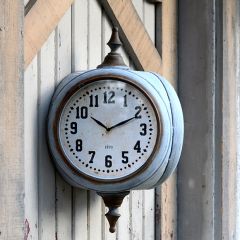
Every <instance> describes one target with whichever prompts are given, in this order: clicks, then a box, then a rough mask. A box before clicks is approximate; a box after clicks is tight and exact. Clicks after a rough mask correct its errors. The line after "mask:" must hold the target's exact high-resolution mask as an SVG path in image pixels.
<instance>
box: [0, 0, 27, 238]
mask: <svg viewBox="0 0 240 240" xmlns="http://www.w3.org/2000/svg"><path fill="white" fill-rule="evenodd" d="M23 7H24V4H23V1H15V0H3V1H1V7H0V43H1V44H0V83H1V84H0V109H1V114H0V132H1V137H0V157H1V167H0V189H1V194H0V208H1V214H0V239H1V240H5V239H9V240H15V239H23V237H24V232H23V229H24V173H25V170H24V144H23V133H24V113H23V111H24V108H23V103H24V95H23V92H24V85H23V50H22V49H23V35H22V34H21V33H22V31H23V11H24V9H23ZM10 9H11V11H10ZM16 200H17V201H16ZM26 229H27V222H26ZM26 231H27V230H26Z"/></svg>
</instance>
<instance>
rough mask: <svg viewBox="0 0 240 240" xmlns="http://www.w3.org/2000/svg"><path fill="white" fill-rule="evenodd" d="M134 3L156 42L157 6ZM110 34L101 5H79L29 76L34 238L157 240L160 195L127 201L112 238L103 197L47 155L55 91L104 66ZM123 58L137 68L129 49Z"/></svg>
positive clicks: (29, 211)
mask: <svg viewBox="0 0 240 240" xmlns="http://www.w3.org/2000/svg"><path fill="white" fill-rule="evenodd" d="M133 3H134V5H135V6H136V9H137V11H138V13H139V15H140V17H141V18H142V20H143V22H144V24H145V26H146V28H147V30H148V32H149V34H150V36H151V38H152V39H153V40H154V39H155V7H154V5H153V4H150V3H147V2H146V1H143V0H135V1H133ZM110 35H111V25H110V23H109V20H108V18H107V16H106V13H105V12H104V11H103V9H102V7H101V6H100V5H99V3H98V1H96V0H89V1H85V0H76V1H75V2H74V4H73V5H72V7H71V8H70V9H69V10H68V11H67V12H66V14H65V15H64V17H63V18H62V19H61V21H60V22H59V24H58V26H57V28H56V29H55V31H54V32H53V33H52V34H51V35H50V37H49V38H48V40H47V41H46V42H45V44H44V46H43V47H42V48H41V51H40V52H39V53H38V55H37V56H36V57H35V58H34V60H33V61H32V62H31V64H30V65H29V66H28V68H27V69H26V71H25V82H24V86H25V99H24V100H25V101H24V106H25V138H24V141H25V153H26V156H25V162H26V168H27V171H26V175H25V181H26V186H27V187H26V196H27V197H26V219H27V220H28V222H29V228H30V232H29V238H28V239H34V240H49V239H51V240H52V239H60V240H70V239H72V240H85V239H86V240H87V239H88V240H93V239H94V240H105V239H110V240H111V239H119V240H121V239H122V240H130V239H131V240H152V239H154V234H155V223H154V218H155V217H154V210H155V193H154V190H148V191H133V192H132V193H131V194H130V196H128V197H126V198H125V200H124V203H123V206H122V208H121V214H122V217H121V218H120V220H119V222H118V226H117V231H116V233H114V234H110V233H109V231H108V227H109V226H108V223H107V220H106V219H105V216H104V214H105V212H106V209H105V206H104V204H103V202H102V200H101V198H100V197H99V196H98V195H96V193H95V192H92V191H86V190H82V189H77V188H73V187H71V186H70V185H69V184H67V183H66V182H65V181H64V180H63V179H62V177H61V176H60V175H59V174H58V172H56V170H55V169H54V166H53V164H52V162H51V159H50V157H49V153H48V150H47V145H46V136H45V126H46V122H45V121H46V116H47V111H48V106H49V102H50V99H51V96H52V94H53V91H54V88H55V87H56V85H57V84H58V83H59V82H60V80H61V79H62V78H64V77H65V76H66V75H68V74H69V73H70V72H72V71H79V70H86V69H91V68H95V67H96V66H97V65H98V64H100V63H101V61H102V59H103V57H104V56H105V55H106V53H108V51H109V49H108V47H107V46H106V42H107V41H108V40H109V37H110ZM122 55H123V57H124V60H125V62H126V63H127V64H128V65H130V66H132V67H133V68H134V66H133V64H132V61H131V59H129V57H128V54H127V53H126V52H125V51H124V50H122Z"/></svg>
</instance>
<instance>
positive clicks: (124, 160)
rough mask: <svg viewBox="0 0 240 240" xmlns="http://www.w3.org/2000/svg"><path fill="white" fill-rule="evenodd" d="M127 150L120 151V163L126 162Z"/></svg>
mask: <svg viewBox="0 0 240 240" xmlns="http://www.w3.org/2000/svg"><path fill="white" fill-rule="evenodd" d="M127 154H128V151H122V158H123V159H122V163H128V156H127Z"/></svg>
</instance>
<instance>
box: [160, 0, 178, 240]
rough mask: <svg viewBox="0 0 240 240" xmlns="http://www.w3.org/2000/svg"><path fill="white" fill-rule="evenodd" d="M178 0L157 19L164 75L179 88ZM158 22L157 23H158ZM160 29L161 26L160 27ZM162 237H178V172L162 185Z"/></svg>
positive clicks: (172, 239)
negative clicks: (160, 36) (160, 35)
mask: <svg viewBox="0 0 240 240" xmlns="http://www.w3.org/2000/svg"><path fill="white" fill-rule="evenodd" d="M177 2H178V1H177V0H167V1H163V2H162V4H159V5H162V9H158V10H159V11H161V14H159V15H160V17H161V19H157V20H156V21H159V24H161V30H162V38H161V44H162V48H161V50H162V75H163V76H164V77H165V78H166V79H167V80H168V81H169V82H170V83H171V84H172V85H173V86H174V87H175V89H177V80H178V79H177V78H178V62H177V59H178V57H177V56H178V53H177V19H178V14H177V9H178V8H177ZM157 24H158V23H156V25H157ZM158 30H160V28H158ZM160 188H161V191H160V193H161V194H160V196H161V197H160V200H161V201H160V204H159V205H160V206H161V211H160V212H161V216H160V219H161V227H160V229H161V233H160V234H161V237H159V239H164V240H176V239H178V238H177V222H178V221H177V174H176V172H175V173H174V174H173V175H172V176H171V177H170V178H169V179H168V180H167V181H166V182H164V183H163V184H162V185H161V187H160Z"/></svg>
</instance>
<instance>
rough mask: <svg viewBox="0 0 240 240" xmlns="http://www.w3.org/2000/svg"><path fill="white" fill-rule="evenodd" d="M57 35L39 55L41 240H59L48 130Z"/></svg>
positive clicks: (50, 38) (51, 38) (53, 172)
mask: <svg viewBox="0 0 240 240" xmlns="http://www.w3.org/2000/svg"><path fill="white" fill-rule="evenodd" d="M54 40H55V32H53V33H52V34H51V35H50V37H49V39H48V41H47V42H46V43H45V44H44V46H43V47H42V49H41V52H40V53H39V55H38V62H39V63H38V78H39V79H38V85H39V96H38V103H39V108H38V196H39V199H38V203H39V205H38V211H39V220H38V221H39V240H45V239H55V235H56V228H55V226H56V221H55V219H56V216H55V170H54V166H53V164H52V161H51V159H50V157H49V152H48V148H47V143H46V135H45V132H46V131H45V127H46V117H47V112H48V107H49V104H50V100H51V97H52V94H53V91H54V87H55V41H54Z"/></svg>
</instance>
